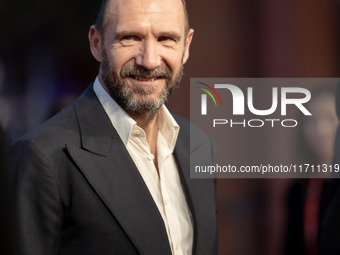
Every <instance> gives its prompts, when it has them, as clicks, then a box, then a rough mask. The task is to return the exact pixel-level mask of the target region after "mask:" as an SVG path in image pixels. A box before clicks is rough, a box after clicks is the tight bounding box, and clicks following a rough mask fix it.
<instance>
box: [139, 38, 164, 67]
mask: <svg viewBox="0 0 340 255" xmlns="http://www.w3.org/2000/svg"><path fill="white" fill-rule="evenodd" d="M157 46H158V45H157V42H154V41H153V40H145V41H144V43H143V45H142V48H141V51H140V53H139V54H138V56H137V57H136V64H137V65H140V66H143V67H144V68H146V69H147V70H153V69H155V68H157V67H158V66H159V65H160V64H161V56H160V54H159V50H158V48H157Z"/></svg>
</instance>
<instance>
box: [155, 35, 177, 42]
mask: <svg viewBox="0 0 340 255" xmlns="http://www.w3.org/2000/svg"><path fill="white" fill-rule="evenodd" d="M158 41H159V42H167V41H174V39H172V38H171V37H168V36H160V37H159V38H158Z"/></svg>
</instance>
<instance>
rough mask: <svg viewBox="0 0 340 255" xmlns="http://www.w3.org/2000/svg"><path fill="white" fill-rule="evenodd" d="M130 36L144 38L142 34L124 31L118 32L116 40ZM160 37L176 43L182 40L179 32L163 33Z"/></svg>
mask: <svg viewBox="0 0 340 255" xmlns="http://www.w3.org/2000/svg"><path fill="white" fill-rule="evenodd" d="M128 35H137V36H143V34H142V33H140V32H137V31H133V30H123V31H116V35H115V38H116V39H117V38H122V37H124V36H128ZM159 36H165V37H171V38H174V39H175V40H176V41H180V40H181V39H182V36H181V35H180V34H179V33H177V32H161V33H159Z"/></svg>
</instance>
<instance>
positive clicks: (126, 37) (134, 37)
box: [121, 35, 138, 41]
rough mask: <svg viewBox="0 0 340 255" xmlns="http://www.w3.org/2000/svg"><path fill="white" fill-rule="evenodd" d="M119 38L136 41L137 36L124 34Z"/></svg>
mask: <svg viewBox="0 0 340 255" xmlns="http://www.w3.org/2000/svg"><path fill="white" fill-rule="evenodd" d="M121 40H123V41H124V40H126V41H133V40H135V41H138V37H137V36H136V35H126V36H124V37H123V38H122V39H121Z"/></svg>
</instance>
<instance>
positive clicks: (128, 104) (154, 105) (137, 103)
mask: <svg viewBox="0 0 340 255" xmlns="http://www.w3.org/2000/svg"><path fill="white" fill-rule="evenodd" d="M102 52H103V54H102V55H103V60H102V63H101V69H102V79H103V81H104V83H105V85H106V86H107V88H108V91H109V93H110V96H111V97H112V98H113V99H114V100H115V101H116V102H117V103H118V104H119V105H120V106H121V107H122V108H123V109H124V110H125V111H126V112H128V113H129V114H130V115H134V116H143V115H144V114H146V113H153V112H156V110H158V109H159V108H160V107H161V106H162V105H163V104H164V103H165V102H167V100H168V98H169V96H170V95H171V94H172V92H173V91H174V90H175V89H176V88H177V87H178V86H179V83H180V81H181V79H182V77H183V65H182V61H181V65H180V70H179V72H178V74H177V75H176V76H175V77H174V78H173V73H172V71H171V69H170V68H169V67H168V66H166V65H165V64H164V63H163V64H162V65H161V66H159V67H157V68H156V69H153V70H148V69H146V68H144V67H143V66H139V65H136V64H125V65H124V66H123V67H122V68H121V71H120V75H119V76H118V75H117V73H116V72H114V71H113V70H112V68H111V66H110V64H109V62H108V59H107V55H106V53H105V51H104V50H103V51H102ZM136 76H137V77H145V78H152V77H157V78H158V79H159V78H161V79H164V80H165V87H164V88H163V89H162V91H161V92H160V93H159V95H158V96H157V98H156V99H150V98H149V96H150V97H151V95H153V94H154V93H155V91H156V89H157V88H155V87H145V86H134V87H133V88H129V87H128V86H127V84H126V79H127V78H133V77H136Z"/></svg>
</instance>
